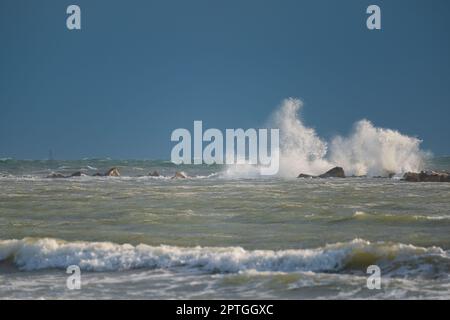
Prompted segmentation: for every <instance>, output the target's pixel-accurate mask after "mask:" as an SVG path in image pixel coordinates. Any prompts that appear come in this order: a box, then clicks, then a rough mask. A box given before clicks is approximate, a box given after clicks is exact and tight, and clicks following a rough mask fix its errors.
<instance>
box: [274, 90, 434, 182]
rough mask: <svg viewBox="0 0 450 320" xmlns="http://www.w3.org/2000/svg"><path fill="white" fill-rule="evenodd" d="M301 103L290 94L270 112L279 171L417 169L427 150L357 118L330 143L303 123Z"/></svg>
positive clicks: (351, 172)
mask: <svg viewBox="0 0 450 320" xmlns="http://www.w3.org/2000/svg"><path fill="white" fill-rule="evenodd" d="M302 107H303V103H302V101H301V100H299V99H294V98H289V99H286V100H284V101H283V103H282V104H281V106H280V107H279V109H278V110H277V111H276V112H275V113H274V115H273V116H272V120H271V122H272V124H273V125H272V126H273V127H278V128H280V135H281V138H280V139H281V141H280V145H281V159H280V174H281V175H282V176H290V177H292V176H295V175H298V174H299V173H300V172H302V173H308V174H314V175H317V174H320V173H323V172H325V171H327V170H329V169H330V168H332V167H334V166H341V167H343V168H344V169H345V171H346V172H347V174H349V175H369V176H378V175H379V176H386V175H388V174H389V173H397V174H400V173H403V172H406V171H419V170H420V169H421V168H422V165H423V162H424V158H425V157H426V156H427V154H426V153H425V152H423V151H421V150H420V143H421V141H420V140H419V139H417V138H414V137H409V136H406V135H403V134H401V133H400V132H398V131H395V130H390V129H383V128H377V127H374V126H373V124H372V123H371V122H370V121H368V120H365V119H364V120H361V121H358V122H357V123H356V124H355V126H354V129H353V132H352V133H351V134H350V135H349V136H348V137H341V136H337V137H335V138H334V139H332V141H331V143H330V146H328V143H327V142H325V141H324V140H322V139H321V138H320V137H319V136H318V135H317V133H316V132H315V130H314V129H313V128H308V127H306V126H305V125H304V124H303V123H302V121H301V119H300V117H299V111H300V110H301V108H302Z"/></svg>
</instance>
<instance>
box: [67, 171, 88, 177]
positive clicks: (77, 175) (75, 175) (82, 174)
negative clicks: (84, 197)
mask: <svg viewBox="0 0 450 320" xmlns="http://www.w3.org/2000/svg"><path fill="white" fill-rule="evenodd" d="M70 176H71V177H83V176H86V175H85V174H84V173H83V172H81V171H77V172H74V173H72V174H71V175H70Z"/></svg>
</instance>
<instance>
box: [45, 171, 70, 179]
mask: <svg viewBox="0 0 450 320" xmlns="http://www.w3.org/2000/svg"><path fill="white" fill-rule="evenodd" d="M65 177H66V176H65V175H63V174H62V173H54V172H53V173H50V174H49V175H48V176H47V178H50V179H55V178H65Z"/></svg>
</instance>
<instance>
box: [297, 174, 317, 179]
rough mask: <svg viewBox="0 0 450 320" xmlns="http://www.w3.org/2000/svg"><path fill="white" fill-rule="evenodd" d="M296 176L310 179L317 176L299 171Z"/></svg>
mask: <svg viewBox="0 0 450 320" xmlns="http://www.w3.org/2000/svg"><path fill="white" fill-rule="evenodd" d="M297 178H307V179H311V178H317V177H316V176H312V175H310V174H305V173H300V174H299V175H298V177H297Z"/></svg>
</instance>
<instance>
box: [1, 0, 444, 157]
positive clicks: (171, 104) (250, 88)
mask: <svg viewBox="0 0 450 320" xmlns="http://www.w3.org/2000/svg"><path fill="white" fill-rule="evenodd" d="M70 4H78V5H79V6H80V7H81V10H82V30H81V31H69V30H67V28H66V22H65V21H66V16H67V15H66V13H65V11H66V8H67V6H68V5H70ZM369 4H378V5H379V6H380V7H381V9H382V28H383V30H382V31H369V30H367V28H366V25H365V20H366V17H367V15H366V14H365V10H366V8H367V6H368V5H369ZM0 41H1V43H0V48H1V50H0V157H15V158H34V159H43V158H46V157H47V153H48V150H49V149H50V148H51V149H53V150H54V153H55V156H56V158H59V159H77V158H84V157H106V156H109V157H112V158H164V159H168V158H169V157H170V150H171V147H172V145H173V143H171V142H170V134H171V132H172V130H173V129H176V128H180V127H187V128H192V125H193V121H194V120H203V122H204V126H205V127H216V128H239V127H243V128H249V127H258V126H261V125H262V124H264V123H265V120H266V119H267V117H268V116H269V114H270V113H271V112H272V110H273V109H274V108H275V107H276V106H277V105H278V104H279V103H280V101H281V100H282V99H284V98H286V97H291V96H293V97H300V98H302V99H303V100H304V101H305V109H304V111H305V112H304V119H305V121H306V123H307V124H309V125H312V126H314V127H315V128H316V129H317V131H318V133H319V134H320V135H321V136H323V137H325V138H329V137H332V136H333V135H335V134H337V133H340V134H346V133H347V132H348V131H350V129H351V125H352V124H353V123H354V122H355V121H356V120H359V119H361V118H367V119H369V120H371V121H372V122H374V124H375V125H377V126H382V127H389V128H395V129H399V130H400V131H401V132H404V133H406V134H409V135H414V136H417V137H419V138H421V139H423V140H424V143H423V147H424V148H425V149H428V150H431V151H432V152H434V153H435V154H450V1H448V0H433V1H426V0H395V1H387V0H384V1H380V0H371V1H365V0H342V1H337V0H328V1H322V0H308V1H300V0H282V1H276V0H270V1H269V0H227V1H224V0H220V1H218V0H180V1H175V0H157V1H154V0H149V1H148V0H147V1H143V0H142V1H137V0H135V1H112V0H109V1H106V0H95V1H92V0H91V1H87V0H71V1H65V0H53V1H49V0H39V1H35V0H33V1H32V0H28V1H24V0H1V1H0Z"/></svg>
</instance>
